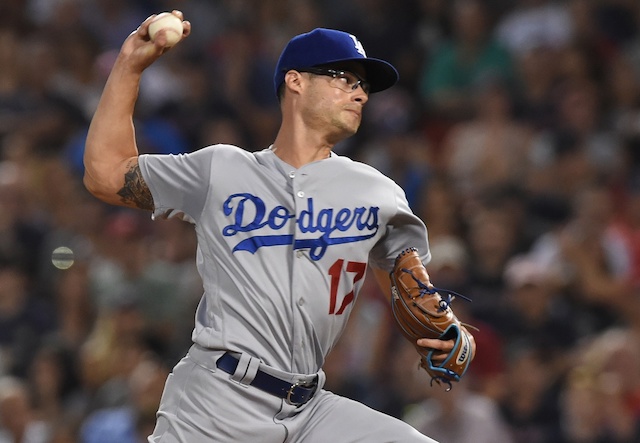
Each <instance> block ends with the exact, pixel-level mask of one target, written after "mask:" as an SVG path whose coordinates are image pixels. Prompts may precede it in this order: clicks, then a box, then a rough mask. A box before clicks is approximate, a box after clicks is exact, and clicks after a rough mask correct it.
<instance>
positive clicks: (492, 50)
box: [420, 0, 513, 121]
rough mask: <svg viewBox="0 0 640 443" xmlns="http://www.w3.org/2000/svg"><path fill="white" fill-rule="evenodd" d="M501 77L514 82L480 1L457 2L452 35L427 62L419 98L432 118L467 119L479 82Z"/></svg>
mask: <svg viewBox="0 0 640 443" xmlns="http://www.w3.org/2000/svg"><path fill="white" fill-rule="evenodd" d="M495 76H502V77H503V78H504V79H506V81H507V82H511V81H512V80H513V65H512V60H511V57H510V55H509V53H508V51H507V50H506V49H505V48H504V47H502V46H501V45H500V44H499V43H498V42H496V41H495V39H494V38H493V37H492V35H491V16H490V15H489V13H488V11H487V10H486V9H485V6H484V4H483V2H481V1H479V0H456V1H455V4H454V9H453V35H452V37H451V38H450V39H449V40H447V41H446V42H444V43H443V45H442V46H441V47H440V48H439V50H438V51H437V52H436V53H435V54H433V57H432V58H430V59H429V60H427V62H426V64H425V66H424V68H423V71H422V75H421V80H420V95H421V97H422V99H423V103H424V105H425V106H426V107H427V109H428V110H429V113H430V115H433V116H434V118H445V119H446V120H449V121H457V120H459V119H464V118H468V117H469V109H471V108H472V106H470V105H471V102H470V101H469V97H470V96H471V95H472V94H471V91H472V90H473V88H474V86H475V85H477V84H478V82H480V81H482V80H484V79H485V78H486V77H495Z"/></svg>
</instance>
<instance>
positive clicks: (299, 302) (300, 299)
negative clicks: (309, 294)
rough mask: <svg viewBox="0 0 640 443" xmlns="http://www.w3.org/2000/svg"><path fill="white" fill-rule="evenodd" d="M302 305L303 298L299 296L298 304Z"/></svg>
mask: <svg viewBox="0 0 640 443" xmlns="http://www.w3.org/2000/svg"><path fill="white" fill-rule="evenodd" d="M302 305H304V298H302V297H301V298H299V299H298V306H302Z"/></svg>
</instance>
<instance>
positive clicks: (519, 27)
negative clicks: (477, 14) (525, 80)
mask: <svg viewBox="0 0 640 443" xmlns="http://www.w3.org/2000/svg"><path fill="white" fill-rule="evenodd" d="M514 3H515V5H514V7H513V8H512V9H510V10H509V11H508V12H507V13H506V14H505V15H504V16H503V17H502V18H501V19H500V20H499V21H498V23H496V26H495V28H494V29H495V37H496V39H497V40H498V42H500V44H501V45H503V46H504V47H505V48H507V49H508V50H509V51H510V52H511V54H512V55H513V56H514V57H516V58H521V57H522V56H524V55H525V54H526V53H528V52H529V51H531V50H532V49H533V48H534V47H546V48H552V49H553V50H561V49H562V48H564V47H565V46H566V45H567V44H568V43H569V42H570V41H571V38H572V36H573V22H572V18H571V14H570V13H569V10H568V7H567V5H566V4H565V3H564V2H555V1H552V0H516V1H515V2H514Z"/></svg>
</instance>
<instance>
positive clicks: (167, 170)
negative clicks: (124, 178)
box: [139, 148, 212, 223]
mask: <svg viewBox="0 0 640 443" xmlns="http://www.w3.org/2000/svg"><path fill="white" fill-rule="evenodd" d="M211 157H212V155H211V149H210V148H203V149H200V150H198V151H195V152H192V153H188V154H178V155H173V154H168V155H157V154H144V155H141V156H140V157H139V164H140V171H141V173H142V176H143V178H144V180H145V182H146V183H147V186H149V190H150V191H151V195H152V196H153V204H154V208H155V209H154V212H153V217H154V218H159V217H161V218H170V217H180V218H182V219H184V220H186V221H189V222H191V223H196V222H197V221H198V219H199V218H200V214H201V213H202V211H203V208H204V204H205V201H206V198H207V194H208V192H209V189H210V185H211V183H210V182H211V163H212V158H211Z"/></svg>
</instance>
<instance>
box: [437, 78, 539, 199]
mask: <svg viewBox="0 0 640 443" xmlns="http://www.w3.org/2000/svg"><path fill="white" fill-rule="evenodd" d="M470 92H471V91H470ZM471 95H472V97H468V98H467V99H468V100H469V103H468V105H469V107H470V108H472V109H473V110H474V111H473V117H472V118H471V119H469V120H465V121H464V122H460V123H457V124H454V125H453V126H452V127H451V129H450V131H449V132H448V133H447V135H446V136H445V139H444V140H443V151H444V156H445V159H446V160H445V162H444V166H445V168H446V171H447V173H448V175H449V177H450V178H451V180H452V183H454V184H455V187H456V191H457V192H458V194H459V195H460V196H461V197H462V199H463V201H465V202H466V201H468V200H469V199H475V198H477V196H479V195H482V194H484V193H485V192H487V191H488V190H490V189H494V188H498V187H506V186H512V185H517V183H518V182H519V181H520V180H522V177H526V176H527V174H528V171H529V155H530V151H531V144H532V139H533V132H532V131H531V128H529V127H528V126H527V125H526V124H523V123H521V122H518V121H516V120H515V119H514V117H513V104H512V100H511V95H510V93H509V90H508V85H507V84H506V83H505V81H504V80H503V79H502V78H500V77H494V78H485V79H483V80H482V81H479V82H478V83H477V84H476V85H475V88H474V89H473V91H472V92H471Z"/></svg>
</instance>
